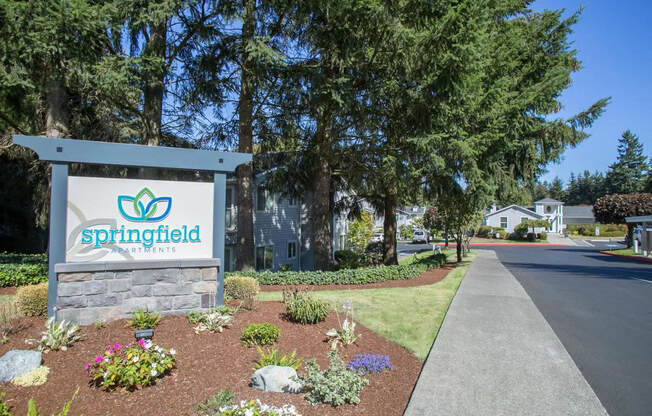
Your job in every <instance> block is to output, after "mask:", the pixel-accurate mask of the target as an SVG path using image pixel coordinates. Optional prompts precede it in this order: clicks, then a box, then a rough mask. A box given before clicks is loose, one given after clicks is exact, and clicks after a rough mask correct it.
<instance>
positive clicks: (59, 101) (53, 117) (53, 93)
mask: <svg viewBox="0 0 652 416" xmlns="http://www.w3.org/2000/svg"><path fill="white" fill-rule="evenodd" d="M46 103H47V115H46V120H45V135H46V136H47V137H65V136H67V135H68V93H67V92H66V88H65V86H64V85H63V82H62V81H61V80H60V79H58V78H57V77H54V76H53V77H51V78H50V80H49V81H48V87H47V97H46Z"/></svg>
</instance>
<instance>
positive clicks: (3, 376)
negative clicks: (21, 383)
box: [0, 350, 42, 382]
mask: <svg viewBox="0 0 652 416" xmlns="http://www.w3.org/2000/svg"><path fill="white" fill-rule="evenodd" d="M41 359H42V357H41V352H40V351H31V350H11V351H9V352H7V353H6V354H5V355H3V356H2V357H0V382H2V381H9V380H11V379H12V378H14V377H18V376H22V375H23V374H25V373H27V372H29V371H32V370H34V369H36V368H39V366H40V365H41Z"/></svg>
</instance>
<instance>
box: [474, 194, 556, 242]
mask: <svg viewBox="0 0 652 416" xmlns="http://www.w3.org/2000/svg"><path fill="white" fill-rule="evenodd" d="M563 205H564V203H563V202H561V201H557V200H555V199H551V198H545V199H541V200H539V201H536V202H535V203H534V206H533V207H522V206H519V205H510V206H507V207H505V208H501V209H497V207H496V206H495V205H494V206H493V207H492V209H491V211H490V212H489V213H488V214H486V215H485V216H484V225H488V226H490V227H497V228H498V227H499V228H502V229H504V230H505V231H507V232H508V233H513V232H514V227H516V226H517V225H518V224H520V223H521V222H523V221H525V220H546V221H548V222H549V223H550V226H549V227H548V228H547V230H548V231H550V232H553V233H561V232H562V231H563V224H564V211H563ZM537 231H538V230H537Z"/></svg>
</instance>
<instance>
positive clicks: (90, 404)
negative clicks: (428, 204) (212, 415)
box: [0, 302, 421, 416]
mask: <svg viewBox="0 0 652 416" xmlns="http://www.w3.org/2000/svg"><path fill="white" fill-rule="evenodd" d="M284 312H285V307H284V306H283V304H281V303H280V302H262V303H260V304H259V306H258V307H257V309H256V310H255V311H248V310H241V311H239V312H238V313H237V314H236V315H235V317H234V321H233V323H232V325H231V326H230V327H227V328H226V329H224V331H223V332H222V333H210V332H207V331H206V332H202V333H200V334H196V333H195V331H194V327H195V325H193V324H191V323H190V322H188V319H187V318H186V317H185V316H166V317H164V318H163V319H162V321H161V323H160V324H159V325H158V326H157V327H156V328H155V329H154V338H153V342H154V344H153V345H152V346H150V348H154V350H155V346H156V345H160V346H162V347H166V348H170V347H174V348H175V349H176V354H175V355H174V359H175V362H174V368H173V369H172V370H171V372H169V373H168V374H167V375H166V376H164V377H158V375H157V376H156V380H155V381H156V384H154V385H149V386H147V387H142V388H139V387H136V389H135V390H133V391H127V390H126V389H125V390H123V391H106V390H105V389H104V388H102V386H100V387H99V388H98V387H96V386H95V385H93V384H92V383H91V384H89V380H90V379H89V374H88V371H86V370H84V367H85V366H86V365H87V364H88V363H89V362H90V364H91V367H92V366H93V364H94V362H95V361H94V360H95V359H96V357H97V356H98V355H100V356H101V358H102V361H103V360H104V358H105V355H106V353H107V350H108V348H107V345H110V346H112V348H111V349H112V350H113V351H114V353H115V352H116V350H118V349H117V348H116V347H115V343H116V342H117V343H119V344H120V349H119V351H123V350H124V351H125V352H126V347H125V345H127V344H128V343H130V342H131V341H133V329H132V328H125V322H126V320H118V321H114V322H109V323H107V324H106V325H105V326H104V327H102V328H97V327H96V326H95V325H89V326H84V327H82V328H81V330H80V332H81V334H82V335H83V339H82V340H80V341H78V342H76V343H75V344H73V345H72V346H70V347H69V348H68V350H67V351H52V352H49V353H47V354H44V355H43V360H44V362H43V365H45V366H47V367H49V368H50V372H49V374H48V380H47V382H46V383H45V384H43V385H41V386H36V387H28V388H25V387H19V386H14V385H13V384H11V383H5V384H3V385H2V388H1V389H0V391H4V392H6V393H7V395H6V397H5V400H6V402H7V403H8V404H9V405H10V406H11V407H12V412H13V413H14V414H17V415H18V414H25V413H26V410H27V401H28V400H29V399H30V398H33V399H34V401H35V402H36V403H37V404H38V406H39V410H40V411H41V414H51V413H54V414H56V413H57V412H59V411H60V410H61V407H62V406H63V405H64V404H65V403H66V402H67V401H69V400H70V398H71V396H72V394H73V393H74V392H75V390H76V389H77V388H79V393H78V394H77V396H76V398H75V399H74V401H73V403H72V406H71V411H70V414H71V415H78V414H85V415H97V414H116V415H119V414H129V413H131V412H133V409H141V410H142V411H146V412H148V413H151V414H156V415H162V416H165V415H174V416H178V415H182V414H189V415H194V414H195V412H194V408H195V406H196V405H197V404H198V403H201V402H203V401H205V400H206V399H208V398H210V397H211V396H213V395H214V394H215V393H217V392H218V391H220V390H224V389H231V390H232V391H233V393H234V394H235V398H236V400H237V401H236V403H240V401H241V400H245V401H247V402H249V401H250V400H254V401H255V400H257V399H258V400H260V401H261V402H262V403H265V404H267V405H269V406H275V407H279V408H280V407H283V406H284V405H291V406H295V407H296V409H297V412H298V413H300V414H303V415H314V414H318V415H326V416H329V415H365V414H368V415H374V416H376V415H390V416H391V415H401V414H403V411H404V408H405V405H406V404H407V401H408V399H409V397H410V393H411V390H412V387H413V386H414V383H415V382H416V380H417V377H418V375H419V371H420V369H421V362H420V361H419V360H418V359H417V358H416V357H414V356H413V355H411V354H410V353H408V352H407V351H406V350H405V349H404V348H402V347H400V346H399V345H397V344H394V343H392V342H390V341H387V340H386V339H384V338H382V337H381V336H379V335H377V334H375V333H373V332H371V331H369V330H368V329H366V328H364V327H362V326H361V325H357V327H356V334H357V335H360V337H359V338H358V339H357V340H356V342H355V343H354V344H351V345H348V346H346V347H340V356H341V358H342V360H343V361H344V362H345V363H349V362H350V361H351V360H352V359H353V358H354V356H355V355H356V354H364V353H370V352H372V353H381V354H384V355H388V356H389V357H390V359H391V363H392V364H393V365H394V368H395V369H394V370H393V371H383V372H382V373H380V374H369V375H366V376H365V378H367V379H368V380H369V385H368V386H365V387H364V389H363V390H362V393H361V395H360V403H359V404H358V405H350V404H346V405H342V406H338V407H337V408H332V407H331V406H329V405H326V404H319V405H317V406H314V407H313V406H312V405H311V404H309V403H308V402H307V401H306V399H305V397H304V394H280V393H267V392H262V391H258V390H254V389H252V388H251V387H250V386H249V378H250V376H251V374H252V372H253V370H252V367H253V366H254V364H255V363H256V361H257V360H259V359H260V354H259V352H258V351H257V349H256V348H247V347H245V346H243V345H242V344H241V343H240V338H241V335H242V330H243V329H244V328H245V327H246V326H247V325H248V324H250V323H259V322H269V323H271V324H273V325H276V326H277V327H278V328H279V329H280V336H279V337H278V340H277V341H276V343H275V344H274V347H273V348H277V349H278V350H279V351H282V352H283V353H289V352H292V351H294V350H296V351H297V353H296V356H297V357H302V358H305V359H306V360H307V359H310V358H315V359H316V361H317V364H319V366H320V367H321V368H322V369H326V368H328V367H329V360H328V352H329V349H330V347H329V345H328V344H327V343H326V342H324V341H325V339H326V336H325V333H326V332H327V331H328V330H329V329H331V328H339V324H338V320H337V317H336V316H335V314H330V315H329V316H328V317H327V318H326V319H325V320H324V321H323V322H319V323H316V324H312V325H301V324H298V323H292V322H290V321H288V320H285V319H284V318H283V314H284ZM43 323H44V319H43V318H25V324H28V325H29V327H28V328H26V329H23V330H21V331H20V332H19V333H17V334H14V335H12V336H11V337H10V340H9V342H8V343H7V344H5V345H0V354H4V353H5V352H7V351H9V350H10V349H14V348H22V349H24V348H25V347H26V346H25V343H24V339H25V338H37V337H38V336H39V334H40V332H41V331H42V330H43ZM131 347H133V348H137V349H138V348H140V349H141V350H142V349H143V348H142V347H141V346H138V345H137V344H134V345H132V346H131ZM170 352H171V351H170ZM108 355H109V357H110V359H111V358H113V356H114V354H108ZM132 359H133V356H132ZM140 359H142V357H139V360H140ZM91 367H89V370H90V369H91ZM150 367H151V366H145V367H144V368H143V370H145V369H147V370H148V371H151V370H152V369H153V368H150ZM157 367H158V364H157ZM297 372H298V373H299V374H306V369H305V361H304V364H303V365H302V366H301V367H299V369H298V370H297ZM150 374H151V373H150ZM102 375H104V373H102ZM107 376H108V375H107Z"/></svg>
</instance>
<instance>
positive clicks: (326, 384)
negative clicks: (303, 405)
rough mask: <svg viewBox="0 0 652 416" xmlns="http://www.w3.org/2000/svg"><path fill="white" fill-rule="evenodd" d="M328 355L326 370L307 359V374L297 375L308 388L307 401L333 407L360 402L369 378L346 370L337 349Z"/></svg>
mask: <svg viewBox="0 0 652 416" xmlns="http://www.w3.org/2000/svg"><path fill="white" fill-rule="evenodd" d="M328 357H329V359H330V367H329V368H328V370H324V371H322V370H321V369H320V368H319V365H317V363H316V362H315V360H309V361H307V362H306V365H305V368H306V373H307V374H306V375H302V376H299V380H300V381H301V384H302V385H303V387H304V388H305V389H307V390H308V393H307V394H306V396H305V398H306V400H307V401H308V403H310V404H312V405H317V404H320V403H326V404H330V405H331V406H333V407H336V406H340V405H343V404H358V403H360V393H361V392H362V389H363V388H364V387H365V386H366V385H367V384H369V380H367V379H366V378H363V377H362V376H360V375H359V374H358V373H355V372H353V371H350V370H347V369H346V365H345V364H344V361H342V359H341V358H340V357H339V356H338V355H337V350H331V352H330V353H329V355H328Z"/></svg>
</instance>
